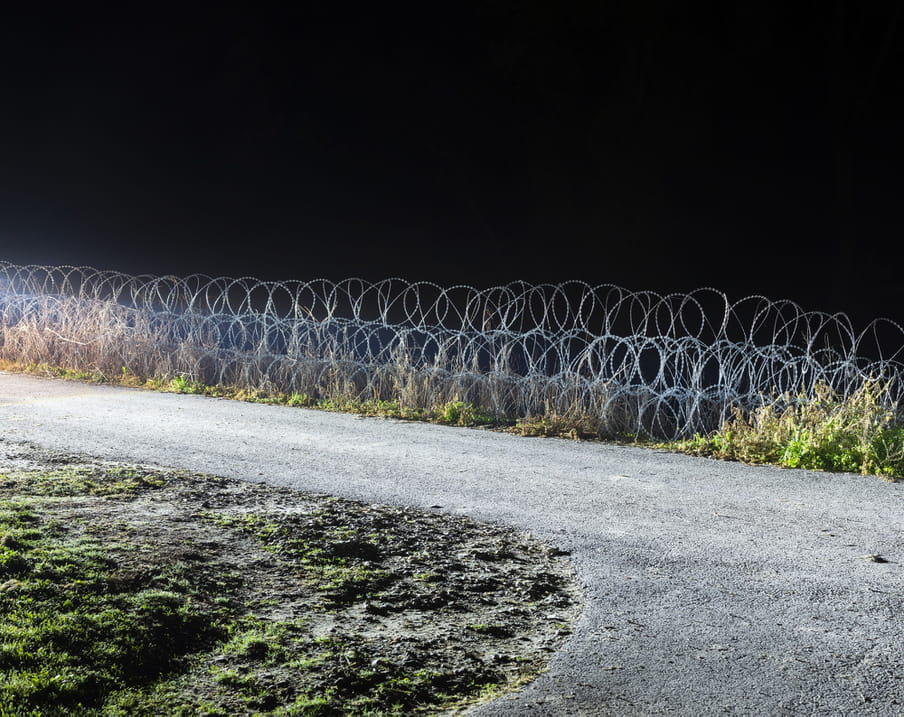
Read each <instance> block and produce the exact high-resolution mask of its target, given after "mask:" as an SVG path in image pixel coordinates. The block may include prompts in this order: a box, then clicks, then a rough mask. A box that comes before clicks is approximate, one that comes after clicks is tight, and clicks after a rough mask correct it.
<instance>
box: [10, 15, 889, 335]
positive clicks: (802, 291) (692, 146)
mask: <svg viewBox="0 0 904 717" xmlns="http://www.w3.org/2000/svg"><path fill="white" fill-rule="evenodd" d="M902 4H904V2H902V1H901V0H871V1H870V2H859V1H855V0H837V1H834V2H828V1H827V0H813V1H812V2H806V1H803V0H801V1H798V2H791V3H789V2H765V3H764V2H732V3H725V2H713V3H706V2H693V3H677V2H661V1H646V2H645V1H644V0H621V1H618V2H605V1H602V0H598V1H597V2H578V3H564V2H563V3H551V2H515V1H512V2H508V1H500V2H482V3H463V4H449V3H442V4H437V3H420V4H419V5H420V9H416V10H412V9H410V7H409V8H408V9H400V8H401V7H402V6H401V5H396V4H394V3H367V4H363V3H362V4H361V5H360V6H356V5H354V4H342V3H308V2H299V3H283V4H282V5H283V7H282V8H281V9H277V10H267V9H261V6H260V5H259V4H255V5H252V4H249V5H247V6H239V5H227V6H225V7H220V8H217V9H204V10H185V9H184V8H182V7H180V8H178V9H174V10H171V11H170V10H166V9H160V8H162V7H163V6H160V7H158V6H157V5H156V4H144V5H142V6H136V7H140V8H141V9H140V10H137V9H131V10H123V9H112V6H111V8H110V9H107V10H106V11H104V12H103V13H100V14H90V13H88V12H87V11H85V10H82V9H81V8H80V7H79V6H78V4H75V3H73V4H71V7H70V8H69V9H68V10H66V11H64V12H62V13H56V14H50V13H47V14H43V15H42V14H38V13H35V14H30V15H29V14H27V11H10V10H5V11H4V20H3V24H2V26H0V67H2V70H0V79H2V87H0V91H2V93H3V95H2V102H0V259H5V260H7V261H13V262H16V263H50V264H75V265H92V266H96V267H98V268H110V269H118V270H122V271H126V272H130V273H177V274H186V273H193V272H199V273H207V274H226V275H254V276H259V277H261V278H266V279H279V278H300V279H306V278H317V277H322V276H325V277H328V278H334V279H341V278H345V277H348V276H362V277H365V278H372V279H379V278H384V277H388V276H402V277H404V278H409V279H413V280H417V279H424V280H432V281H437V282H439V283H442V284H457V283H467V284H475V285H490V284H496V283H504V282H508V281H511V280H515V279H526V280H529V281H533V282H555V281H560V280H563V279H582V280H585V281H588V282H590V283H607V282H608V283H615V284H620V285H623V286H627V287H630V288H641V289H653V290H658V291H662V292H667V291H682V290H688V289H693V288H695V287H697V286H701V285H708V286H714V287H716V288H719V289H722V290H725V291H726V292H728V293H729V295H730V296H731V297H733V298H740V297H742V296H745V295H747V294H750V293H762V294H766V295H768V296H771V297H774V298H791V299H794V300H797V301H799V302H801V303H803V304H805V305H806V306H807V307H808V308H814V309H824V310H829V311H837V310H845V311H848V312H849V313H851V314H854V315H858V316H869V317H870V318H871V316H872V315H877V314H878V315H886V316H891V317H892V318H896V319H898V320H900V321H904V282H902V280H901V278H900V271H899V267H900V263H899V262H898V261H896V260H893V259H894V256H893V253H894V249H895V246H896V244H897V243H899V242H900V241H901V239H902V236H904V232H902V230H904V209H902V202H901V197H902V196H904V191H902V190H904V179H902V160H904V143H902V136H904V112H902V107H904V103H902V102H901V97H902V93H904V71H902V70H904V13H902ZM386 6H392V7H394V8H397V9H387V7H386ZM362 8H366V9H362ZM425 8H427V9H425Z"/></svg>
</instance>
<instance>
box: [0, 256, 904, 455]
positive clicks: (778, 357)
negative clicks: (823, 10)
mask: <svg viewBox="0 0 904 717" xmlns="http://www.w3.org/2000/svg"><path fill="white" fill-rule="evenodd" d="M0 332H2V333H0V353H2V356H3V357H4V358H8V359H14V360H20V361H25V362H35V363H39V362H46V363H55V364H58V365H64V366H69V367H73V368H85V367H86V366H90V367H91V368H93V369H94V370H100V371H114V372H118V371H119V370H121V368H122V367H126V368H127V370H128V371H131V372H133V373H135V374H136V375H141V376H147V377H153V376H157V377H159V376H163V375H167V374H169V375H173V374H177V373H180V374H183V375H188V376H190V377H192V378H193V379H196V380H198V381H201V382H204V383H212V384H215V383H222V384H227V385H234V386H237V387H243V388H249V389H261V390H280V391H285V392H290V393H305V394H307V395H309V396H311V397H313V398H335V399H338V398H342V399H352V400H368V399H375V400H388V399H397V400H401V401H403V402H404V403H405V404H406V405H408V406H411V407H424V408H429V407H432V406H433V405H436V404H443V403H445V402H447V401H450V400H462V401H466V402H471V403H474V404H476V405H477V406H479V407H481V408H482V409H484V410H486V411H489V412H492V413H493V414H495V415H497V416H499V417H509V418H511V417H530V416H538V415H549V414H552V413H556V414H560V415H570V416H579V417H582V418H583V419H585V420H586V421H589V422H591V423H592V424H593V425H594V427H595V429H596V430H599V431H600V432H601V433H603V434H610V435H617V434H621V433H636V434H639V435H642V436H647V437H656V438H663V439H673V438H679V437H687V436H690V435H693V434H694V433H706V432H708V431H711V430H713V429H714V428H717V427H718V426H719V425H720V424H721V422H722V421H723V420H724V419H725V418H726V417H728V416H729V415H730V413H731V411H732V409H733V408H735V407H738V408H741V409H744V410H750V409H753V408H756V407H757V406H760V405H763V404H764V403H765V402H771V401H772V400H774V399H775V398H776V397H780V396H784V395H788V396H791V397H808V396H813V395H814V390H815V388H816V387H817V386H820V385H827V386H829V387H830V388H831V389H832V390H833V391H834V392H835V393H836V394H837V395H838V396H839V397H842V398H844V397H847V396H850V395H851V394H852V393H853V392H854V391H856V390H857V389H858V388H859V387H860V386H862V384H863V383H864V382H865V381H867V380H875V381H878V382H880V384H881V385H882V390H883V400H884V401H886V402H887V403H888V405H889V406H890V407H896V406H897V405H898V403H899V400H900V399H901V397H902V391H904V382H902V377H904V370H902V369H904V329H902V327H901V326H900V325H899V324H897V323H895V322H893V321H890V320H887V319H877V320H875V321H873V322H871V323H870V324H869V325H868V326H866V327H865V328H864V329H862V330H860V331H857V330H855V328H854V326H853V325H852V323H851V321H850V319H849V318H848V317H847V316H846V315H845V314H840V313H839V314H827V313H823V312H818V311H805V310H803V309H802V308H801V307H800V306H799V305H797V304H796V303H794V302H791V301H772V300H770V299H768V298H766V297H764V296H748V297H746V298H743V299H741V300H739V301H736V302H734V303H732V302H730V301H729V300H728V298H727V296H726V295H725V294H724V293H722V292H721V291H718V290H716V289H713V288H701V289H698V290H696V291H692V292H689V293H674V294H658V293H655V292H651V291H629V290H627V289H624V288H622V287H618V286H615V285H611V284H600V285H590V284H588V283H585V282H579V281H572V282H566V283H562V284H536V285H534V284H528V283H525V282H513V283H510V284H507V285H504V286H495V287H491V288H486V289H478V288H475V287H472V286H466V285H457V286H451V287H442V286H440V285H438V284H434V283H430V282H408V281H405V280H403V279H399V278H389V279H385V280H382V281H375V282H370V281H365V280H363V279H357V278H351V279H345V280H342V281H330V280H327V279H315V280H310V281H261V280H259V279H255V278H253V277H240V278H228V277H212V276H206V275H202V274H193V275H191V276H186V277H176V276H152V275H142V276H132V275H128V274H123V273H120V272H115V271H102V270H97V269H94V268H91V267H74V266H57V267H47V266H18V265H14V264H10V263H6V262H0ZM792 400H795V399H792Z"/></svg>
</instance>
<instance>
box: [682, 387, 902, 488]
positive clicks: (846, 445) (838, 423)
mask: <svg viewBox="0 0 904 717" xmlns="http://www.w3.org/2000/svg"><path fill="white" fill-rule="evenodd" d="M882 393H883V388H882V386H881V385H880V384H879V383H878V382H876V381H866V382H864V384H863V385H862V386H861V387H860V388H859V389H858V390H857V391H856V392H855V393H853V394H852V395H851V396H849V397H847V398H846V399H842V398H840V397H838V396H837V395H836V394H835V393H834V392H833V391H832V390H831V388H829V387H828V386H825V385H819V386H817V387H816V388H815V390H814V392H813V395H812V396H804V395H800V396H796V397H791V396H788V395H786V396H783V397H782V398H781V399H778V400H776V401H773V402H772V403H770V404H768V405H764V406H761V407H759V408H757V409H756V410H754V411H750V412H746V413H745V412H743V411H741V410H739V409H735V411H734V415H733V417H732V419H730V420H728V421H726V422H725V423H724V424H723V426H722V428H721V429H720V430H719V431H717V432H715V433H713V434H712V435H708V436H700V435H696V436H694V438H692V439H690V440H687V441H678V442H676V443H674V444H670V445H671V447H675V448H677V449H678V450H681V451H683V452H686V453H691V454H694V455H708V456H713V457H715V458H723V459H726V460H738V461H743V462H745V463H770V464H774V465H779V466H784V467H787V468H804V469H808V470H824V471H842V472H855V473H862V474H864V475H878V476H883V477H885V478H901V477H904V426H902V425H901V423H900V420H899V418H898V415H897V412H896V410H895V409H896V407H894V406H892V407H889V406H888V405H887V404H886V403H884V402H883V401H882V400H881V398H882Z"/></svg>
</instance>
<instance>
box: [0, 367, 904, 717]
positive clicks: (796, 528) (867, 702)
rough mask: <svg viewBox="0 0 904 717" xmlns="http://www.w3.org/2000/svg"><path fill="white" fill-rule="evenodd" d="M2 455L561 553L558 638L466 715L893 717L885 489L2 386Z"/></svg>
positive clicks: (98, 390)
mask: <svg viewBox="0 0 904 717" xmlns="http://www.w3.org/2000/svg"><path fill="white" fill-rule="evenodd" d="M0 437H3V438H5V439H7V440H27V441H31V442H34V443H38V444H41V445H44V446H48V447H53V448H58V449H64V450H71V451H75V452H83V453H88V454H92V455H95V456H99V457H105V458H111V459H117V460H128V461H138V462H145V463H153V464H157V465H165V466H172V467H183V468H190V469H193V470H199V471H206V472H210V473H215V474H219V475H224V476H230V477H233V478H237V479H242V480H250V481H265V482H268V483H274V484H279V485H286V486H292V487H297V488H300V489H304V490H309V491H317V492H327V493H332V494H336V495H341V496H345V497H350V498H356V499H362V500H368V501H374V502H384V503H390V504H396V505H413V506H420V507H430V506H442V508H443V509H444V510H446V511H448V512H449V513H455V514H465V515H468V516H471V517H474V518H478V519H483V520H487V521H497V522H501V523H505V524H508V525H512V526H516V527H518V528H522V529H526V530H528V531H530V532H531V533H533V534H534V535H536V536H538V537H541V538H544V539H547V540H549V541H550V542H552V543H553V544H555V545H557V546H559V547H560V548H562V549H565V550H569V551H571V557H572V559H573V561H574V563H575V566H576V568H577V570H578V574H579V576H580V579H581V581H582V582H583V584H584V585H585V587H586V591H587V604H586V607H585V609H584V612H583V614H582V616H581V617H580V619H579V621H578V624H577V626H576V631H575V633H574V635H573V636H572V637H571V638H570V639H569V641H568V642H567V643H566V645H565V647H564V649H563V650H562V651H561V652H560V653H558V654H557V655H556V656H555V657H554V659H553V661H552V663H551V665H550V669H549V671H548V672H547V673H545V674H544V675H543V676H541V677H540V678H539V679H538V680H536V681H535V682H534V683H532V684H531V685H529V686H528V687H527V688H526V689H524V690H523V691H522V692H520V693H518V694H517V695H513V696H509V697H505V698H503V699H501V700H497V701H496V702H494V703H491V704H489V705H487V706H484V707H482V708H481V709H480V710H479V712H480V714H482V715H566V714H575V715H583V714H587V715H595V714H613V715H633V714H644V715H646V714H665V713H675V714H687V715H704V714H757V715H761V714H768V715H779V714H780V715H796V714H805V715H855V714H856V715H904V571H902V567H904V483H898V484H894V483H887V482H884V481H881V480H879V479H876V478H869V477H863V476H856V475H847V474H828V473H812V472H804V471H789V470H781V469H776V468H770V467H750V466H743V465H738V464H731V463H725V462H719V461H713V460H707V459H697V458H691V457H687V456H681V455H673V454H668V453H663V452H657V451H651V450H643V449H635V448H626V447H618V446H610V445H602V444H594V443H576V442H572V441H563V440H555V439H526V438H518V437H514V436H509V435H505V434H498V433H492V432H486V431H477V430H467V429H456V428H444V427H440V426H433V425H426V424H412V423H400V422H392V421H385V420H379V419H359V418H355V417H352V416H347V415H339V414H330V413H325V412H320V411H311V410H300V409H292V408H282V407H272V406H263V405H254V404H246V403H237V402H229V401H225V400H216V399H209V398H202V397H197V396H182V395H172V394H158V393H150V392H144V391H139V390H134V389H125V388H112V387H104V386H90V385H83V384H78V383H69V382H64V381H56V380H43V379H37V378H31V377H23V376H16V375H10V374H0ZM877 554H878V555H881V556H882V558H883V559H884V560H886V561H887V562H876V561H873V560H869V559H867V558H865V557H863V556H869V555H877Z"/></svg>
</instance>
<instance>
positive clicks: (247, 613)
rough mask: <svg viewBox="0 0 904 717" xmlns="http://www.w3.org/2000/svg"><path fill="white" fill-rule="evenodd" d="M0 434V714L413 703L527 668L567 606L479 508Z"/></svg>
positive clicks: (477, 694) (507, 681) (558, 565)
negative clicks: (202, 470)
mask: <svg viewBox="0 0 904 717" xmlns="http://www.w3.org/2000/svg"><path fill="white" fill-rule="evenodd" d="M0 449H2V450H0V715H15V716H16V717H20V716H23V717H24V716H26V715H32V716H34V717H39V716H41V715H55V714H78V715H86V716H88V717H90V716H91V715H105V716H106V715H116V716H121V717H126V716H128V717H133V716H136V715H139V716H141V715H143V716H148V717H150V716H152V715H153V716H156V715H185V716H186V717H187V716H188V715H219V716H223V717H226V716H229V717H231V716H232V715H239V714H257V715H339V714H342V715H345V714H349V715H402V714H404V715H408V714H421V713H431V714H435V713H436V712H439V711H442V710H454V709H456V708H459V707H464V706H467V705H469V704H473V703H474V702H477V701H482V700H485V699H488V698H490V697H493V696H497V695H499V694H501V693H502V692H505V691H508V690H511V689H513V688H515V687H517V686H519V685H520V684H522V683H523V682H524V681H527V680H530V679H532V678H533V677H534V676H536V675H537V673H538V672H540V671H542V669H544V667H545V664H546V662H547V660H548V658H549V656H550V655H551V654H552V652H553V651H554V650H555V649H556V648H557V646H558V645H559V643H560V642H561V641H562V640H563V639H564V636H565V635H567V634H568V633H569V632H570V629H571V628H570V626H571V624H572V622H573V620H574V618H575V616H576V612H577V610H578V609H579V606H580V602H581V600H580V595H579V589H578V588H577V586H576V584H575V582H574V579H573V572H572V569H571V567H570V565H569V564H568V563H567V561H565V560H564V559H563V558H562V557H561V556H560V554H558V553H557V551H554V550H552V549H550V548H549V547H548V546H545V545H544V544H542V543H540V542H538V541H535V540H532V539H530V538H527V537H526V536H522V535H520V534H518V533H516V532H514V531H512V530H508V529H504V528H501V527H498V526H492V525H486V524H480V523H475V522H473V521H469V520H466V519H463V518H455V517H451V516H443V515H441V514H436V513H429V512H423V511H415V510H410V509H404V508H389V507H385V506H379V505H372V504H365V503H357V502H353V501H343V500H339V499H335V498H330V497H327V496H314V495H310V494H304V493H300V492H297V491H290V490H288V489H278V488H272V487H267V486H260V485H252V484H245V483H239V482H236V481H229V480H226V479H222V478H216V477H213V476H204V475H198V474H190V473H184V472H172V471H169V472H167V471H161V470H157V469H153V468H148V467H137V466H123V465H116V464H109V463H100V462H95V461H90V460H89V459H82V458H79V457H77V456H71V455H62V454H56V453H53V452H48V451H42V450H41V449H35V448H33V447H27V446H21V445H12V444H9V443H3V444H0Z"/></svg>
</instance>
